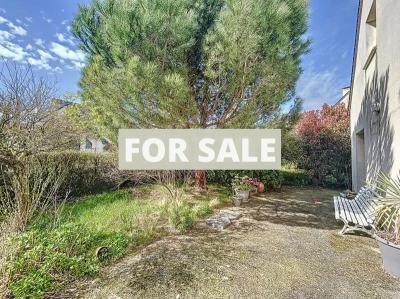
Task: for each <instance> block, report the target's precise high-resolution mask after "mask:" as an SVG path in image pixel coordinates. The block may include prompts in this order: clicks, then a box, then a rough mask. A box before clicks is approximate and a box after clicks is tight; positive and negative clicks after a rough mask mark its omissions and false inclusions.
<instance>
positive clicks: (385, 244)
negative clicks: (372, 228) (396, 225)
mask: <svg viewBox="0 0 400 299" xmlns="http://www.w3.org/2000/svg"><path fill="white" fill-rule="evenodd" d="M376 240H377V241H378V244H379V249H380V251H381V254H382V259H383V267H384V269H385V271H386V272H387V273H389V274H391V275H393V276H396V277H400V246H399V245H395V244H393V243H391V242H389V241H386V240H385V239H382V238H381V237H378V236H376Z"/></svg>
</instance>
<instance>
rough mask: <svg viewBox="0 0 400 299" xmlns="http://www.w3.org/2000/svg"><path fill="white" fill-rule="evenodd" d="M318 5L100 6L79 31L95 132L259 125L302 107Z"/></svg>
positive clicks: (165, 1)
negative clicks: (304, 59)
mask: <svg viewBox="0 0 400 299" xmlns="http://www.w3.org/2000/svg"><path fill="white" fill-rule="evenodd" d="M307 20H308V0H104V1H100V0H95V1H94V2H93V3H91V4H90V5H83V6H80V8H79V11H78V13H77V15H76V16H75V20H74V22H73V26H72V32H73V34H74V35H75V36H76V37H77V38H78V39H79V40H80V42H81V48H82V49H83V51H85V52H86V54H87V55H88V64H87V66H86V67H85V69H84V71H83V76H82V79H81V81H80V85H81V89H82V94H81V96H82V104H83V105H84V107H85V108H86V109H87V111H88V113H89V114H90V115H89V116H88V117H87V118H88V119H90V120H91V122H92V124H93V126H94V127H96V128H99V130H100V133H101V134H103V135H105V136H107V137H108V138H110V139H113V140H116V138H117V134H118V129H119V128H254V127H260V126H265V124H266V123H268V122H269V121H270V120H271V118H273V116H274V115H275V114H276V112H277V111H279V110H280V109H281V107H282V105H283V104H285V103H287V102H288V101H290V100H292V94H293V90H294V88H295V84H296V81H297V79H298V76H299V74H300V72H301V69H300V59H301V56H302V55H303V54H304V53H306V51H307V50H308V47H309V41H308V40H305V39H304V38H303V35H304V33H305V32H306V30H307Z"/></svg>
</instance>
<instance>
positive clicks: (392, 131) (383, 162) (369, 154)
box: [350, 0, 400, 191]
mask: <svg viewBox="0 0 400 299" xmlns="http://www.w3.org/2000/svg"><path fill="white" fill-rule="evenodd" d="M399 16H400V1H399V0H360V3H359V12H358V21H357V32H356V43H355V52H354V60H353V74H352V84H351V91H350V117H351V142H352V178H353V189H354V190H355V191H358V190H359V189H360V188H361V186H363V185H364V184H365V182H373V181H374V179H375V178H376V175H377V173H379V172H384V173H386V174H389V175H391V176H392V177H396V176H398V175H399V172H400V37H399V33H400V17H399Z"/></svg>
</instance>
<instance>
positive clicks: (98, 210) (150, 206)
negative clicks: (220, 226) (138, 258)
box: [0, 185, 224, 298]
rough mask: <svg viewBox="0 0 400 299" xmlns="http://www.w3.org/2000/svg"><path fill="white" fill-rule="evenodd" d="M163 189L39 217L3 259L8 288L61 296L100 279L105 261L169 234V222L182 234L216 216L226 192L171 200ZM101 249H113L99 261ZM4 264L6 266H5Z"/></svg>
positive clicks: (23, 294)
mask: <svg viewBox="0 0 400 299" xmlns="http://www.w3.org/2000/svg"><path fill="white" fill-rule="evenodd" d="M164 191H165V188H164V187H159V186H157V185H148V186H143V187H140V188H135V189H134V192H133V190H132V189H127V190H120V191H114V192H107V193H103V194H99V195H93V196H87V197H84V198H81V199H80V200H79V201H77V202H75V203H66V204H65V205H64V206H63V208H62V209H61V208H60V209H59V210H58V212H56V213H55V211H54V210H53V211H48V212H47V213H43V214H40V215H37V217H36V218H34V219H33V221H32V223H31V224H30V225H29V226H28V227H27V231H26V232H24V233H19V234H18V235H17V236H14V237H13V238H12V242H13V246H9V248H14V249H15V251H14V252H8V255H7V257H3V255H2V256H0V271H2V272H0V274H1V277H2V280H3V281H2V283H3V285H8V289H9V290H11V293H12V296H13V297H16V298H27V297H29V298H41V297H44V296H46V295H48V294H52V293H54V292H57V290H59V289H62V288H63V287H64V286H65V285H67V284H69V283H71V282H73V281H74V280H77V279H80V278H82V277H91V276H94V275H96V274H97V272H98V271H99V269H100V267H101V266H102V265H103V264H104V263H108V262H110V261H113V260H115V259H118V258H120V257H122V256H123V255H124V254H125V253H126V252H127V250H128V247H129V246H132V247H136V246H140V245H145V244H148V243H149V242H151V241H152V240H154V239H155V238H156V237H158V236H161V235H164V234H165V233H166V230H164V228H165V227H166V224H168V223H169V224H170V225H172V226H173V227H174V228H176V229H177V230H178V231H179V232H180V233H183V232H185V231H187V230H188V229H190V228H191V227H192V226H193V225H194V224H195V222H196V221H197V220H198V219H199V218H200V217H204V216H205V215H207V214H209V213H211V212H212V210H213V208H214V207H215V205H216V204H217V203H218V202H221V201H218V200H217V198H218V196H217V195H218V194H223V192H220V191H218V192H214V193H212V194H210V196H209V197H207V196H204V195H202V197H201V198H193V197H192V195H191V194H190V192H188V190H186V191H185V192H183V191H182V194H183V195H182V196H180V198H179V199H177V200H172V199H171V198H170V197H169V195H168V194H165V192H164ZM179 192H181V191H179ZM211 195H215V196H214V197H213V196H211ZM221 200H222V201H223V200H224V196H223V195H221ZM8 240H10V241H11V239H10V238H9V239H8ZM0 241H2V242H1V244H0V246H3V240H0ZM99 247H107V248H108V249H109V251H110V252H109V253H108V254H107V259H106V260H102V261H100V260H99V259H98V258H97V257H96V254H95V253H96V250H97V249H98V248H99ZM1 249H2V248H1ZM2 252H3V250H2ZM4 261H6V262H4ZM2 262H3V265H7V267H1V264H2ZM6 274H7V275H6ZM6 278H7V280H6Z"/></svg>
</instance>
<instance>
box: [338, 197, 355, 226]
mask: <svg viewBox="0 0 400 299" xmlns="http://www.w3.org/2000/svg"><path fill="white" fill-rule="evenodd" d="M342 202H343V205H344V206H345V207H346V210H345V212H347V215H348V219H349V220H350V222H352V223H354V224H356V223H358V221H357V218H356V217H355V215H354V212H353V209H352V208H351V205H350V203H349V201H348V200H342Z"/></svg>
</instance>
